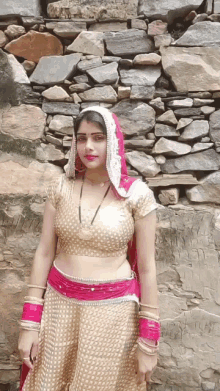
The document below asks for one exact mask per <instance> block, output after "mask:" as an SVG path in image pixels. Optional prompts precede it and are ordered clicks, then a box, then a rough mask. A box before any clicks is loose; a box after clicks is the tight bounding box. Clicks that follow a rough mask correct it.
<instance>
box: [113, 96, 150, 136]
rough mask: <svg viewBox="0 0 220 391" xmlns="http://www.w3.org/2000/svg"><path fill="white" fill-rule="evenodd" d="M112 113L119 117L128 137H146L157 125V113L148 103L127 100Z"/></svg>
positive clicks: (115, 107) (120, 103) (114, 108)
mask: <svg viewBox="0 0 220 391" xmlns="http://www.w3.org/2000/svg"><path fill="white" fill-rule="evenodd" d="M112 111H113V113H115V114H116V115H117V116H118V117H119V121H120V124H121V126H122V128H123V132H124V133H125V134H126V135H130V136H132V135H137V136H139V135H144V134H146V133H148V132H150V131H151V130H152V129H153V127H154V125H155V111H154V109H153V108H152V107H150V106H149V105H148V104H147V103H143V102H137V103H136V102H129V101H127V100H125V101H121V102H119V103H118V104H117V105H116V106H114V107H113V108H112Z"/></svg>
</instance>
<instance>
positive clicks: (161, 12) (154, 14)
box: [138, 0, 203, 23]
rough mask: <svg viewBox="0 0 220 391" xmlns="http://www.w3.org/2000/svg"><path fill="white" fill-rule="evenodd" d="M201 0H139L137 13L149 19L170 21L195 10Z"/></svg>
mask: <svg viewBox="0 0 220 391" xmlns="http://www.w3.org/2000/svg"><path fill="white" fill-rule="evenodd" d="M202 2H203V0H163V1H161V0H140V1H139V7H138V14H139V15H145V16H146V17H147V18H151V19H162V20H164V21H167V22H168V23H172V22H173V21H174V19H176V18H180V17H181V18H183V17H184V16H186V15H187V14H188V13H189V12H190V11H192V10H196V9H197V8H198V7H199V6H200V5H201V4H202Z"/></svg>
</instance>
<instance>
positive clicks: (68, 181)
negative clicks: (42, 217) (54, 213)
mask: <svg viewBox="0 0 220 391" xmlns="http://www.w3.org/2000/svg"><path fill="white" fill-rule="evenodd" d="M72 183H74V179H72V178H67V176H66V174H65V173H62V174H60V175H58V176H56V177H55V178H53V179H52V180H51V181H50V182H49V183H47V185H46V189H45V190H46V195H47V198H48V199H49V201H50V202H51V203H52V205H53V206H54V207H55V208H56V206H57V203H58V201H59V200H60V198H61V196H62V194H63V191H64V190H65V189H66V188H67V187H70V186H71V185H72Z"/></svg>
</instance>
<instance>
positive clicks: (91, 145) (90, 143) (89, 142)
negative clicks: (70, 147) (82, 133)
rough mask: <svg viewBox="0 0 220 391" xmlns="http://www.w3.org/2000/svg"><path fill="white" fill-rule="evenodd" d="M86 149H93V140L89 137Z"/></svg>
mask: <svg viewBox="0 0 220 391" xmlns="http://www.w3.org/2000/svg"><path fill="white" fill-rule="evenodd" d="M86 149H93V143H92V140H91V139H90V138H89V137H88V138H87V141H86Z"/></svg>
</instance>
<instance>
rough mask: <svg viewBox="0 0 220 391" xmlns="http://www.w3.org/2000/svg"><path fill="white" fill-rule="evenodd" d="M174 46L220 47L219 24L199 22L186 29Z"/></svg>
mask: <svg viewBox="0 0 220 391" xmlns="http://www.w3.org/2000/svg"><path fill="white" fill-rule="evenodd" d="M174 45H176V46H208V47H211V46H220V24H219V23H215V22H208V21H206V22H200V23H196V24H194V25H192V26H190V27H189V28H188V30H187V31H186V32H185V33H184V34H183V35H182V37H180V38H179V39H178V40H177V41H176V42H175V43H174Z"/></svg>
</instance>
